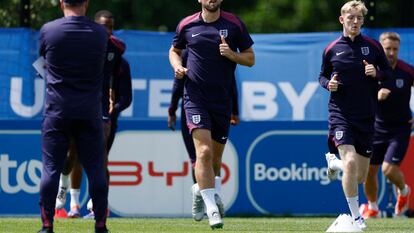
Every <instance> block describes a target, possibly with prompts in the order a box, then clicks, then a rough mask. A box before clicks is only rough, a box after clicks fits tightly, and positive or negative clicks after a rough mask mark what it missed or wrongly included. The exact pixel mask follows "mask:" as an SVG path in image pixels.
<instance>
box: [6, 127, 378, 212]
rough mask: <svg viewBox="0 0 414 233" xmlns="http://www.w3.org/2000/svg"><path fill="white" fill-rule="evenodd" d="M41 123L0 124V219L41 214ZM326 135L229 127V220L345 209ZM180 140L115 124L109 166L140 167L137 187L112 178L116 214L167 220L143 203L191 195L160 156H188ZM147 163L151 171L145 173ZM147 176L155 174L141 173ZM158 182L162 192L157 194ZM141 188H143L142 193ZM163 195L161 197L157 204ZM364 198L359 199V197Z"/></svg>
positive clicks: (163, 131) (162, 131) (184, 172)
mask: <svg viewBox="0 0 414 233" xmlns="http://www.w3.org/2000/svg"><path fill="white" fill-rule="evenodd" d="M39 126H40V121H24V122H23V124H21V123H20V121H0V128H3V129H4V130H1V131H0V175H1V179H0V181H1V185H0V202H1V203H0V215H37V214H38V213H39V207H38V200H39V193H38V190H39V187H40V174H41V168H42V164H41V141H40V131H39ZM21 127H24V128H25V130H21V129H20V128H21ZM326 132H327V131H326V122H323V121H312V122H292V121H289V122H283V121H280V122H242V123H241V124H240V125H238V126H235V127H232V129H231V133H230V137H229V138H230V142H229V144H228V145H227V147H232V151H233V152H232V153H234V154H235V155H236V156H237V157H236V160H235V165H234V166H229V167H230V170H231V171H230V172H229V171H225V172H224V173H223V174H225V175H224V176H229V174H231V176H232V177H231V179H233V180H235V182H233V183H234V184H235V185H234V186H231V189H235V190H231V194H229V195H234V197H232V198H231V200H229V202H228V205H227V206H226V208H227V213H228V215H244V214H249V215H263V214H266V215H268V214H271V215H335V214H336V213H339V212H347V208H348V207H347V204H346V201H345V199H344V195H343V192H342V187H341V183H340V181H330V180H329V179H328V178H327V175H326V161H325V156H324V154H325V153H326V150H327V148H326V139H327V136H326ZM137 134H140V135H141V136H140V137H139V138H138V140H137V139H136V138H132V139H131V137H134V135H137ZM128 135H129V136H128ZM152 135H161V137H160V136H156V137H152ZM162 135H166V136H168V137H164V136H162ZM154 138H155V140H154ZM157 138H158V140H157ZM147 139H148V140H147ZM127 141H130V142H127ZM180 141H181V136H180V135H179V133H174V132H172V131H169V130H168V129H167V127H166V122H165V121H123V122H120V128H119V132H118V136H117V139H115V143H114V147H113V150H112V151H111V153H110V161H112V162H113V165H116V163H118V165H119V164H120V163H119V162H120V161H122V162H124V164H127V165H128V164H129V165H133V166H132V168H134V164H135V165H137V166H135V167H136V168H139V169H135V168H134V169H135V170H134V169H132V170H131V166H130V167H129V168H127V169H128V172H127V173H128V174H130V175H131V176H132V177H134V178H135V177H137V178H139V182H138V183H141V184H138V183H136V186H131V185H128V184H127V183H128V182H131V180H132V182H133V181H134V180H133V179H131V177H127V176H125V177H123V179H126V181H127V182H125V181H124V183H125V185H123V186H122V182H120V181H117V180H116V179H117V177H116V176H113V177H112V176H111V177H112V178H111V181H114V182H118V184H117V185H111V186H110V199H109V206H110V209H111V211H112V215H113V216H117V215H118V216H164V215H163V214H162V213H154V212H151V211H150V210H146V209H145V208H146V207H148V208H154V207H153V205H152V204H149V203H152V202H145V200H147V199H148V198H160V200H158V201H157V202H162V201H169V202H170V201H171V197H174V193H178V194H177V196H180V195H184V194H185V195H187V194H188V193H189V192H188V190H189V187H190V186H191V183H189V182H187V183H185V182H184V183H180V180H182V179H185V180H187V181H190V180H191V172H189V168H188V165H187V164H186V163H184V164H181V162H180V163H178V165H179V166H177V167H174V163H175V159H174V160H173V159H171V160H166V159H165V158H166V156H169V157H170V158H172V157H171V156H172V155H173V154H174V151H173V150H171V149H169V148H178V149H180V151H185V149H184V145H183V144H182V143H177V142H180ZM128 143H129V145H128ZM169 144H171V145H172V147H169V146H168V145H169ZM146 145H147V146H146ZM174 150H175V149H174ZM180 153H181V152H180ZM126 154H128V155H129V157H128V156H127V157H126ZM225 155H226V153H225ZM181 156H182V159H183V161H188V158H187V155H186V154H185V153H182V154H181ZM144 158H150V160H149V161H150V162H149V163H147V161H146V160H145V159H144ZM115 161H117V162H115ZM163 161H164V163H163ZM147 164H148V165H150V167H148V168H147ZM228 164H230V163H228ZM183 165H184V167H183ZM112 168H115V167H112ZM117 169H121V168H117ZM148 169H149V170H148ZM232 169H236V170H232ZM164 171H165V172H167V171H172V172H170V173H166V174H175V175H174V176H172V177H170V178H168V177H166V178H162V177H161V176H162V175H160V174H162V173H163V172H164ZM146 172H148V173H149V174H150V175H152V176H153V177H152V178H151V177H150V176H145V173H146ZM151 173H152V174H151ZM156 176H158V177H159V178H157V177H156ZM118 178H119V177H118ZM121 178H122V177H121ZM149 179H151V180H149ZM224 179H227V178H224ZM380 181H381V182H380V192H379V196H380V199H379V200H380V204H381V207H382V208H385V204H386V198H384V195H386V189H385V183H384V181H383V179H382V178H381V179H380ZM169 182H170V185H169V184H168V183H169ZM114 184H115V183H114ZM119 184H121V186H119ZM161 185H165V187H164V188H162V189H161V191H160V189H159V188H160V186H161ZM174 185H175V186H177V185H178V186H179V187H178V189H172V188H174V187H172V186H174ZM181 186H182V187H181ZM225 187H226V186H225ZM139 188H144V189H142V190H141V191H140V189H139ZM176 188H177V187H176ZM86 190H87V184H86V181H84V182H83V184H82V190H81V193H82V195H81V200H82V206H83V207H82V213H86V207H85V203H86V201H87V191H86ZM111 190H114V191H113V192H111ZM165 190H167V191H168V192H165ZM177 190H178V191H177ZM119 192H121V193H124V194H125V193H126V194H127V197H125V198H119V195H120V194H119ZM134 192H135V193H136V194H134ZM140 193H141V194H142V193H146V195H145V196H143V197H142V199H139V198H137V196H139V195H140ZM163 193H164V194H165V193H166V194H165V195H167V196H163ZM117 195H118V196H117ZM361 197H362V193H361ZM140 198H141V197H140ZM164 198H165V199H166V200H162V199H164ZM122 199H125V200H122ZM182 199H183V200H182V201H183V203H186V205H187V204H188V205H190V203H191V198H190V196H188V197H187V196H186V197H185V198H182ZM361 200H362V201H364V198H361ZM122 201H125V202H126V203H127V205H128V206H131V205H134V204H135V205H137V208H136V209H133V210H131V211H132V212H131V211H130V210H129V209H126V207H125V206H123V203H120V202H122ZM177 201H179V200H177ZM67 209H69V200H68V203H67ZM128 211H130V212H128ZM141 211H142V212H141ZM186 211H187V207H184V208H183V209H180V208H172V209H171V212H168V213H167V214H165V216H188V215H189V213H190V209H189V208H188V212H186ZM186 213H187V214H188V215H186Z"/></svg>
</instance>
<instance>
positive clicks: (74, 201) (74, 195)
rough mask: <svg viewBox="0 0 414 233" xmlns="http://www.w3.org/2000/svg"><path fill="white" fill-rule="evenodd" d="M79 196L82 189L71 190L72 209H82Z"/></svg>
mask: <svg viewBox="0 0 414 233" xmlns="http://www.w3.org/2000/svg"><path fill="white" fill-rule="evenodd" d="M79 195H80V189H70V207H71V208H72V207H75V206H78V207H80V203H79Z"/></svg>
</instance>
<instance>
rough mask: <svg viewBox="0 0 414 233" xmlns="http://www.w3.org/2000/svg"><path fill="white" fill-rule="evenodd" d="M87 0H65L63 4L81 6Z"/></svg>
mask: <svg viewBox="0 0 414 233" xmlns="http://www.w3.org/2000/svg"><path fill="white" fill-rule="evenodd" d="M85 2H86V0H63V4H65V6H70V7H76V6H81V5H83V3H85Z"/></svg>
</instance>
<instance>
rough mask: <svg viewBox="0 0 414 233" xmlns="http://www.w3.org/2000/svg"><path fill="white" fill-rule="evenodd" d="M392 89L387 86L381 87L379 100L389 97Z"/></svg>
mask: <svg viewBox="0 0 414 233" xmlns="http://www.w3.org/2000/svg"><path fill="white" fill-rule="evenodd" d="M390 93H391V91H390V90H389V89H387V88H381V89H380V90H379V91H378V101H383V100H385V99H387V98H388V96H389V95H390Z"/></svg>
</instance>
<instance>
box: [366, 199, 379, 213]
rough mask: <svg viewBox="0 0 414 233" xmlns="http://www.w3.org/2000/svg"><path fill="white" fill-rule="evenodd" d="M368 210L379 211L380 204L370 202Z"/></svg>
mask: <svg viewBox="0 0 414 233" xmlns="http://www.w3.org/2000/svg"><path fill="white" fill-rule="evenodd" d="M368 209H370V210H376V211H378V203H377V202H376V201H373V202H370V201H368Z"/></svg>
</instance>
